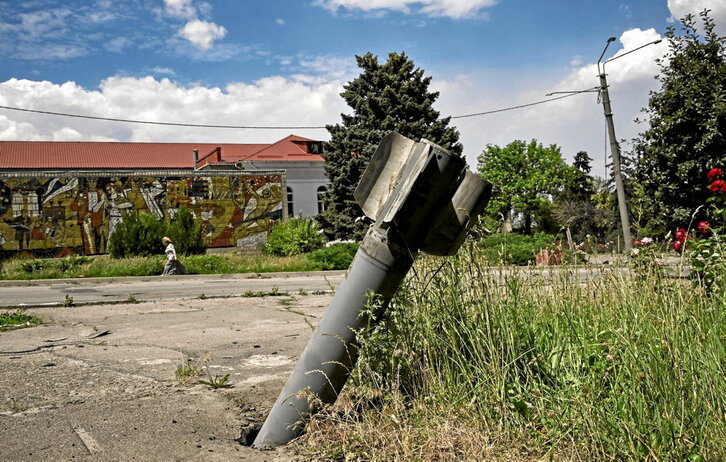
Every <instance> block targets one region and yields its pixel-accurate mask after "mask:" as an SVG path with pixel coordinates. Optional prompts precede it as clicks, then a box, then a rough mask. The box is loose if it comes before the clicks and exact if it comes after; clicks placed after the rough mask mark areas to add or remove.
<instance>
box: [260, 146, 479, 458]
mask: <svg viewBox="0 0 726 462" xmlns="http://www.w3.org/2000/svg"><path fill="white" fill-rule="evenodd" d="M490 194H491V185H490V184H489V183H487V182H485V181H484V180H483V179H482V178H481V177H480V176H479V175H476V174H474V173H472V172H470V171H469V170H467V168H466V162H465V161H464V159H462V158H461V157H459V156H457V155H454V154H452V153H450V152H449V151H447V150H445V149H443V148H442V147H440V146H437V145H435V144H433V143H431V142H429V141H426V140H421V141H420V142H418V143H417V142H415V141H413V140H410V139H408V138H406V137H404V136H401V135H399V134H397V133H391V134H389V135H387V136H386V137H385V138H384V139H383V140H382V141H381V143H380V145H379V146H378V149H377V150H376V152H375V154H374V155H373V157H372V158H371V161H370V163H369V165H368V168H367V169H366V170H365V172H364V173H363V177H362V178H361V181H360V184H359V185H358V188H357V189H356V191H355V198H356V200H357V202H358V204H360V206H361V208H362V210H363V213H365V215H366V216H367V217H369V218H371V219H373V220H375V223H374V224H373V225H371V227H370V229H369V230H368V233H367V234H366V236H365V238H364V239H363V242H362V243H361V246H360V248H359V250H358V253H356V256H355V258H354V259H353V263H352V264H351V266H350V268H349V269H348V274H347V276H346V279H345V280H344V281H343V282H342V283H341V285H340V286H339V287H338V290H337V291H336V293H335V295H334V296H333V299H332V300H331V302H330V305H329V306H328V309H327V310H326V312H325V315H324V316H323V318H322V319H321V321H320V324H319V325H318V328H317V329H316V331H315V333H314V334H313V337H312V339H310V341H309V342H308V344H307V346H306V347H305V350H304V351H303V353H302V355H301V356H300V359H299V361H298V363H297V365H296V366H295V369H294V371H293V372H292V375H291V376H290V378H289V379H288V381H287V384H286V385H285V387H284V388H283V390H282V392H281V393H280V396H279V397H278V398H277V401H276V402H275V405H274V406H273V408H272V410H271V411H270V414H269V416H268V417H267V420H266V421H265V423H264V425H263V426H262V429H261V430H260V432H259V434H258V435H257V437H256V438H255V441H254V443H253V444H252V446H253V447H256V448H260V449H264V448H271V447H276V446H280V445H283V444H286V443H288V442H290V441H291V440H293V439H294V438H296V437H297V436H299V435H300V433H302V431H303V429H304V426H305V421H306V420H307V419H308V418H309V417H310V415H311V414H313V413H314V412H315V411H316V409H317V406H319V405H320V404H321V403H322V404H331V403H333V402H335V400H336V399H337V397H338V395H339V393H340V391H341V390H342V389H343V386H344V385H345V382H346V381H347V379H348V375H349V374H350V373H351V372H352V370H353V367H354V366H355V363H356V360H357V358H358V343H357V339H356V337H357V335H358V333H359V332H360V330H361V329H363V328H365V327H368V326H369V325H370V323H371V322H372V321H373V320H375V319H378V317H379V315H380V314H382V312H383V311H384V310H385V309H386V307H387V305H388V303H389V302H390V300H391V299H392V298H393V295H394V294H395V292H396V290H397V289H398V287H399V285H400V284H401V282H403V279H404V278H405V276H406V274H407V273H408V270H409V269H410V268H411V265H413V262H414V259H415V257H416V254H417V253H418V251H423V252H426V253H429V254H432V255H453V254H455V253H456V251H457V250H458V249H459V247H460V246H461V243H462V242H463V241H464V238H465V236H466V231H467V229H468V228H469V225H470V224H471V223H472V222H473V219H474V218H476V216H477V215H478V214H479V213H480V212H481V211H482V210H483V208H484V207H485V205H486V203H487V201H488V200H489V196H490Z"/></svg>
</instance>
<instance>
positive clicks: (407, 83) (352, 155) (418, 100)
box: [317, 53, 462, 239]
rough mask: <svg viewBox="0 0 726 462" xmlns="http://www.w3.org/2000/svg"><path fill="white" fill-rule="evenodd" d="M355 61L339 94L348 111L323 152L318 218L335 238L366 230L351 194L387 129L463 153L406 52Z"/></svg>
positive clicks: (435, 94)
mask: <svg viewBox="0 0 726 462" xmlns="http://www.w3.org/2000/svg"><path fill="white" fill-rule="evenodd" d="M356 60H357V63H358V67H360V68H361V69H362V73H361V74H360V75H359V76H358V77H356V78H355V79H353V80H351V81H350V82H348V84H346V85H345V86H344V87H343V88H344V91H343V92H342V93H341V96H342V97H343V99H344V100H345V102H346V103H347V104H348V106H350V107H351V108H352V109H353V113H352V114H341V117H342V124H336V125H328V126H327V129H328V132H330V135H331V139H330V142H328V144H327V146H326V148H325V153H324V154H323V157H324V158H325V164H324V166H325V173H326V174H327V176H328V179H329V181H330V189H329V192H328V194H327V197H326V210H325V211H324V212H323V213H321V214H320V215H318V216H317V220H318V222H319V223H320V224H321V227H322V228H323V230H324V232H325V234H326V235H327V236H328V237H330V238H335V239H360V238H361V236H362V235H363V233H364V232H365V229H366V228H367V226H368V223H367V222H366V220H364V219H362V217H363V212H362V211H361V210H360V207H359V206H358V204H357V203H356V202H355V199H354V198H353V192H354V191H355V188H356V186H357V185H358V182H359V180H360V178H361V175H362V174H363V170H365V168H366V166H367V165H368V161H369V160H370V158H371V156H372V155H373V153H374V152H375V149H376V147H377V146H378V143H379V142H380V141H381V139H382V138H383V137H384V136H385V135H387V134H388V133H389V132H392V131H396V132H398V133H400V134H401V135H403V136H407V137H409V138H411V139H414V140H417V141H418V140H419V139H420V138H426V139H428V140H430V141H433V142H434V143H437V144H439V145H441V146H443V147H445V148H447V149H449V150H451V151H452V152H454V153H457V154H461V151H462V146H461V144H460V143H459V133H458V131H456V129H454V128H452V127H449V126H448V125H449V121H450V118H449V117H446V118H439V112H437V111H435V110H434V109H433V103H434V101H436V99H437V98H438V96H439V93H438V92H431V91H429V90H428V87H429V84H430V83H431V77H424V71H423V70H422V69H420V68H416V67H415V65H414V63H413V61H411V60H410V59H409V58H408V57H407V56H406V54H405V53H400V54H399V53H390V54H389V55H388V61H387V62H386V63H384V64H380V63H379V62H378V57H376V56H374V55H373V54H371V53H367V54H365V55H364V56H356Z"/></svg>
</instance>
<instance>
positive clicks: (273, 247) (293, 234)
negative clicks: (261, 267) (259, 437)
mask: <svg viewBox="0 0 726 462" xmlns="http://www.w3.org/2000/svg"><path fill="white" fill-rule="evenodd" d="M324 243H325V237H324V236H323V234H322V233H321V231H320V227H319V226H318V224H317V223H316V222H315V221H314V220H313V219H312V218H292V219H290V220H287V221H283V222H282V223H279V224H277V225H276V226H275V227H274V228H272V232H270V234H269V236H268V237H267V244H266V245H265V248H264V252H265V253H266V254H268V255H277V256H289V255H297V254H299V253H306V252H312V251H313V250H316V249H319V248H320V247H322V246H323V244H324Z"/></svg>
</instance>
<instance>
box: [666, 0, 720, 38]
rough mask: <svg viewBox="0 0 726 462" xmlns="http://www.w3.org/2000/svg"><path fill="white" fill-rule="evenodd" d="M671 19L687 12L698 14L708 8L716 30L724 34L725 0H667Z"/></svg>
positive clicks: (678, 17) (675, 18) (676, 18)
mask: <svg viewBox="0 0 726 462" xmlns="http://www.w3.org/2000/svg"><path fill="white" fill-rule="evenodd" d="M668 9H669V10H670V12H671V20H672V21H673V20H679V19H681V18H683V17H684V16H686V15H687V14H692V15H694V16H698V14H699V13H701V12H702V11H703V10H704V9H709V10H711V12H710V13H709V16H710V17H711V18H712V19H713V20H714V21H715V23H716V32H717V33H719V34H720V35H723V34H726V2H725V1H723V0H668Z"/></svg>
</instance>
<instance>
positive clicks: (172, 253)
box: [161, 236, 185, 276]
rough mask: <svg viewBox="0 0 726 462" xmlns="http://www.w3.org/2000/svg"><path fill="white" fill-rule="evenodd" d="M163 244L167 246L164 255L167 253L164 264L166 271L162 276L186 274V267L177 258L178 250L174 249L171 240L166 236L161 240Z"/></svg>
mask: <svg viewBox="0 0 726 462" xmlns="http://www.w3.org/2000/svg"><path fill="white" fill-rule="evenodd" d="M161 243H162V244H164V245H165V246H166V250H164V253H166V263H165V264H164V271H163V272H162V273H161V275H162V276H169V275H172V274H184V272H185V271H184V265H182V264H181V262H180V261H179V259H178V258H177V257H176V249H174V244H172V243H171V239H169V238H168V237H166V236H164V237H163V238H161Z"/></svg>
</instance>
